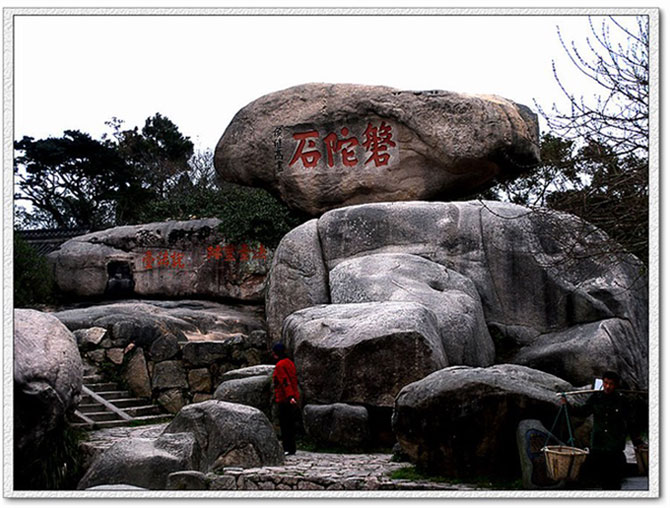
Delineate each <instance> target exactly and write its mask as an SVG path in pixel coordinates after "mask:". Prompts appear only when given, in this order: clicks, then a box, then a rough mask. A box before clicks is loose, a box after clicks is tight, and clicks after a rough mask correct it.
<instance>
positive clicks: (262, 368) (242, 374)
mask: <svg viewBox="0 0 670 508" xmlns="http://www.w3.org/2000/svg"><path fill="white" fill-rule="evenodd" d="M274 370H275V366H274V365H252V366H251V367H244V368H242V369H235V370H229V371H228V372H226V373H225V374H224V375H223V376H221V381H222V382H223V381H229V380H231V379H244V378H247V377H256V376H272V373H273V372H274Z"/></svg>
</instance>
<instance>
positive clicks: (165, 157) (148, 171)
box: [107, 113, 193, 204]
mask: <svg viewBox="0 0 670 508" xmlns="http://www.w3.org/2000/svg"><path fill="white" fill-rule="evenodd" d="M107 125H108V126H110V127H111V128H112V130H113V134H112V135H113V137H114V138H115V140H116V143H117V145H116V149H117V152H118V153H119V155H120V156H121V157H122V158H123V160H124V161H126V163H127V164H128V166H129V167H130V168H131V171H132V172H133V174H134V177H135V179H136V180H137V181H138V182H142V187H141V188H147V187H148V188H149V189H150V191H151V194H152V196H146V195H145V196H143V197H144V198H151V197H154V198H155V197H164V196H165V192H166V191H167V190H168V189H169V188H170V185H171V184H172V183H174V180H175V179H178V178H179V176H180V175H181V174H183V173H184V172H187V171H188V170H189V165H188V161H189V159H190V158H191V156H192V155H193V143H192V142H191V140H190V139H189V138H188V137H186V136H184V135H183V134H182V133H181V132H179V128H178V127H177V126H176V125H175V124H174V123H173V122H172V121H171V120H170V119H169V118H167V117H164V116H162V115H161V114H160V113H156V114H155V115H154V116H152V117H149V118H147V119H146V121H145V122H144V127H143V128H142V130H141V131H140V130H139V129H138V127H135V128H133V129H126V130H122V129H121V127H122V125H123V121H122V120H119V119H118V118H116V117H114V118H112V120H111V121H110V122H107ZM136 204H137V203H136Z"/></svg>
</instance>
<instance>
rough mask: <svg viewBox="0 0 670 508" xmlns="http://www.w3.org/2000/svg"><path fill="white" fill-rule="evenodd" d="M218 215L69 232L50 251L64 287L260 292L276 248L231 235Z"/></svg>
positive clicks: (78, 290)
mask: <svg viewBox="0 0 670 508" xmlns="http://www.w3.org/2000/svg"><path fill="white" fill-rule="evenodd" d="M220 223H221V221H220V220H219V219H199V220H190V221H167V222H154V223H150V224H141V225H136V226H120V227H116V228H111V229H106V230H104V231H96V232H94V233H89V234H86V235H82V236H78V237H76V238H72V239H71V240H68V241H67V242H65V243H64V244H63V245H61V247H60V249H58V250H56V251H54V252H52V253H50V254H49V255H48V259H49V260H50V261H51V263H52V265H53V269H54V274H55V278H56V283H57V285H58V287H59V289H60V290H61V291H63V292H65V293H68V294H71V295H74V296H79V297H95V296H105V297H107V298H117V299H121V298H128V297H133V296H134V297H138V296H153V297H191V296H201V297H214V298H232V299H236V300H243V301H260V300H262V299H263V289H264V287H265V276H266V274H267V272H268V269H269V267H270V262H271V258H272V256H271V252H270V251H269V249H267V248H266V247H265V246H263V245H261V244H255V245H246V244H241V245H236V244H231V243H228V242H227V241H226V240H225V238H223V236H222V235H221V233H220V232H219V231H218V230H217V228H218V225H219V224H220Z"/></svg>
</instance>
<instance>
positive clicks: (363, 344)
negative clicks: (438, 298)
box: [284, 302, 447, 407]
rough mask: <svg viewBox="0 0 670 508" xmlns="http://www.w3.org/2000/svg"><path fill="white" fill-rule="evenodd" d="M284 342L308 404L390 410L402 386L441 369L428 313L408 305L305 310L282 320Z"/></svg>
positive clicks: (432, 320) (434, 326)
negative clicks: (340, 404) (284, 320)
mask: <svg viewBox="0 0 670 508" xmlns="http://www.w3.org/2000/svg"><path fill="white" fill-rule="evenodd" d="M284 340H285V343H286V346H287V348H288V349H289V351H291V352H292V356H293V358H294V361H295V364H296V368H297V373H298V379H299V380H300V386H301V388H302V390H303V393H304V398H305V401H306V402H309V403H310V404H331V403H335V402H345V403H348V404H370V405H374V406H378V407H392V406H393V400H394V398H395V396H396V394H397V393H398V392H399V391H400V389H401V388H402V387H403V386H405V385H406V384H408V383H411V382H412V381H416V380H418V379H421V378H423V377H424V376H426V375H427V374H429V373H431V372H434V371H436V370H438V369H441V368H443V367H445V366H446V365H447V359H446V355H445V353H444V348H443V346H442V339H441V337H440V334H439V331H438V328H437V320H436V319H435V316H434V314H433V313H432V312H431V311H430V310H429V309H427V308H426V307H424V306H422V305H419V304H417V303H413V302H374V303H356V304H353V303H352V304H342V305H319V306H315V307H310V308H308V309H304V310H301V311H298V312H294V313H293V314H291V315H290V316H289V317H288V319H287V320H286V322H285V325H284Z"/></svg>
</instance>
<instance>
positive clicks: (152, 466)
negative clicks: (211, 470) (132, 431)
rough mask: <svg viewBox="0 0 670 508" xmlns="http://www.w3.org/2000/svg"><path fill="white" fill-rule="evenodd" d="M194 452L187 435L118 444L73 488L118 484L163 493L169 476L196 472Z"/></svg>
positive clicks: (194, 448) (196, 454) (197, 456)
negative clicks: (177, 473)
mask: <svg viewBox="0 0 670 508" xmlns="http://www.w3.org/2000/svg"><path fill="white" fill-rule="evenodd" d="M198 452H199V450H198V443H197V442H196V440H195V438H194V437H193V436H192V435H191V434H187V433H182V434H166V435H163V436H160V437H159V438H157V439H148V438H132V439H125V440H122V441H118V442H116V443H114V444H113V445H112V446H111V447H110V448H108V449H107V450H105V451H104V452H103V453H102V454H100V456H99V457H98V458H97V459H96V460H95V461H94V462H93V463H92V464H91V466H90V467H89V468H88V470H87V471H86V474H85V475H84V477H83V478H82V479H81V480H80V481H79V485H78V486H77V488H78V489H79V490H84V489H89V488H91V487H94V486H96V485H119V484H120V485H134V486H136V487H143V488H145V489H152V490H159V489H165V488H166V486H167V479H168V476H169V475H170V474H171V473H174V472H176V471H183V470H185V469H199V463H198V461H199V453H198Z"/></svg>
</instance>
